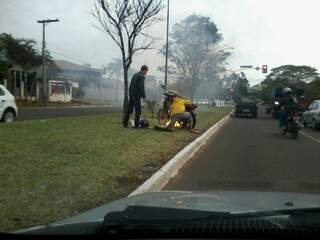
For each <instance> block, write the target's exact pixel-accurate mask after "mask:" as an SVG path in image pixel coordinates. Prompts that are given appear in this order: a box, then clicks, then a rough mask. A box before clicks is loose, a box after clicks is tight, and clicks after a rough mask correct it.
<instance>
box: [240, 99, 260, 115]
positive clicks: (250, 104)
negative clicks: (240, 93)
mask: <svg viewBox="0 0 320 240" xmlns="http://www.w3.org/2000/svg"><path fill="white" fill-rule="evenodd" d="M235 110H236V117H240V116H241V115H251V116H252V117H254V118H257V117H258V106H257V101H256V100H255V99H254V98H240V99H239V100H238V101H237V104H236V109H235Z"/></svg>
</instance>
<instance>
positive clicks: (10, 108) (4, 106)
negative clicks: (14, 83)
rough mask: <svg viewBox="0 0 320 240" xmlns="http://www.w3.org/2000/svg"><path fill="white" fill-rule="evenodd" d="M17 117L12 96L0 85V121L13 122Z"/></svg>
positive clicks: (16, 109)
mask: <svg viewBox="0 0 320 240" xmlns="http://www.w3.org/2000/svg"><path fill="white" fill-rule="evenodd" d="M17 115H18V108H17V105H16V102H15V98H14V96H13V95H12V94H11V93H10V92H9V91H8V89H6V88H5V87H4V86H3V85H0V121H1V122H6V123H10V122H14V121H15V120H16V117H17Z"/></svg>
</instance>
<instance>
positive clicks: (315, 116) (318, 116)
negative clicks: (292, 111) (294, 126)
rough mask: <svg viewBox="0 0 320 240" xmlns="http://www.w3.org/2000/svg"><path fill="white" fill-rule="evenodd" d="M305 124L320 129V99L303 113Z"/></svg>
mask: <svg viewBox="0 0 320 240" xmlns="http://www.w3.org/2000/svg"><path fill="white" fill-rule="evenodd" d="M303 124H304V125H305V126H311V127H312V128H313V129H315V130H320V100H316V101H314V102H313V103H312V104H311V105H310V106H309V108H308V110H307V111H305V112H304V113H303Z"/></svg>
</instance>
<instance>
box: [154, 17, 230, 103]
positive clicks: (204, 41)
mask: <svg viewBox="0 0 320 240" xmlns="http://www.w3.org/2000/svg"><path fill="white" fill-rule="evenodd" d="M220 41H222V35H221V34H220V33H219V32H218V28H217V26H216V24H215V23H214V21H213V20H212V19H211V18H210V17H206V16H201V15H196V14H193V15H191V16H189V17H187V18H186V19H184V20H183V21H181V22H180V23H177V24H175V25H174V27H173V31H172V34H171V35H170V41H169V59H170V61H171V63H172V64H173V65H174V68H175V71H176V74H177V75H178V77H177V78H178V79H179V81H180V82H181V83H183V84H184V88H185V89H188V94H189V96H190V98H191V99H193V98H194V94H195V92H196V90H197V88H198V86H199V85H201V84H202V83H203V81H206V80H208V79H212V78H214V76H213V75H216V73H217V72H218V68H217V65H218V64H221V61H223V60H222V59H224V58H222V56H226V55H224V53H222V52H223V50H222V49H220V50H221V51H222V52H219V51H217V50H216V49H215V48H214V47H215V46H216V45H217V44H218V43H219V42H220ZM164 49H165V47H164ZM160 53H162V54H164V53H165V51H164V50H161V51H160ZM220 57H221V58H220ZM213 71H214V73H213Z"/></svg>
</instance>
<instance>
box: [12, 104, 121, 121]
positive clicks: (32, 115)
mask: <svg viewBox="0 0 320 240" xmlns="http://www.w3.org/2000/svg"><path fill="white" fill-rule="evenodd" d="M121 110H122V108H121V107H117V106H82V107H47V108H44V107H40V108H23V109H19V114H18V118H17V121H27V120H36V119H50V118H60V117H77V116H89V115H100V114H108V113H114V112H120V111H121Z"/></svg>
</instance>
